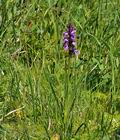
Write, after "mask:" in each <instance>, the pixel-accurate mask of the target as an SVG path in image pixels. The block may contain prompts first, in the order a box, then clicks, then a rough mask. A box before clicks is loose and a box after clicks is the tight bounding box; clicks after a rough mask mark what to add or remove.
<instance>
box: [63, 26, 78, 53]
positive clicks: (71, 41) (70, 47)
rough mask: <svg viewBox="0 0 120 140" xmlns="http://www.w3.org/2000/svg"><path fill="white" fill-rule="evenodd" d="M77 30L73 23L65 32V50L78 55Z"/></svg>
mask: <svg viewBox="0 0 120 140" xmlns="http://www.w3.org/2000/svg"><path fill="white" fill-rule="evenodd" d="M75 33H76V30H75V28H74V26H73V25H72V24H69V25H68V27H67V31H66V32H64V33H63V38H64V39H63V46H64V50H65V51H69V55H78V54H79V51H78V50H77V49H76V35H75Z"/></svg>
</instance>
